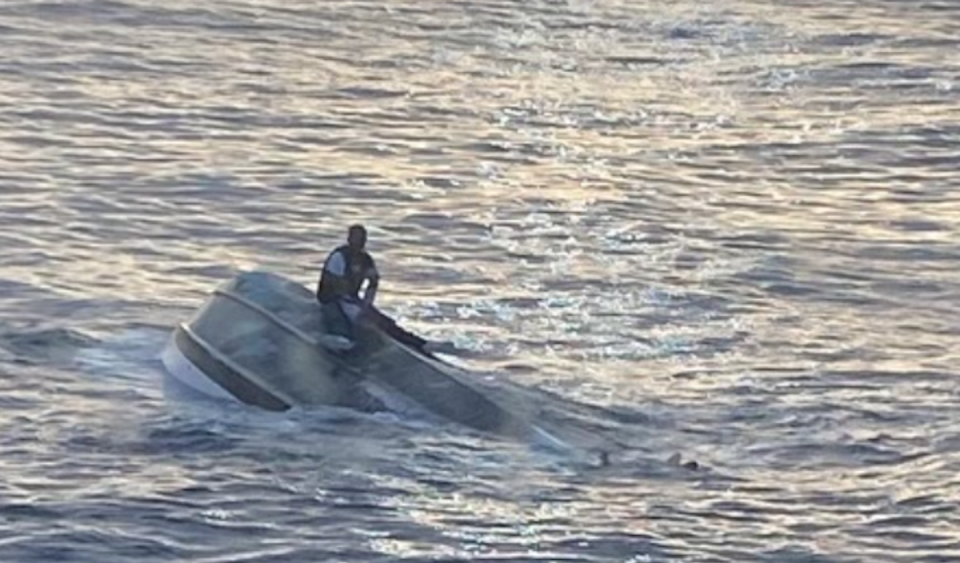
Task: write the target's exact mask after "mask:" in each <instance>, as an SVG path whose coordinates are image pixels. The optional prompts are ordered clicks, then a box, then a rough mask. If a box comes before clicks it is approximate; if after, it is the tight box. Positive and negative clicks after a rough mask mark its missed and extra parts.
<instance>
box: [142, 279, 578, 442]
mask: <svg viewBox="0 0 960 563" xmlns="http://www.w3.org/2000/svg"><path fill="white" fill-rule="evenodd" d="M324 327H325V324H324V320H323V314H322V311H321V307H320V306H319V304H318V303H317V301H316V299H315V297H314V294H313V292H311V291H310V290H308V289H307V288H306V287H304V286H302V285H300V284H298V283H296V282H294V281H292V280H289V279H287V278H284V277H282V276H279V275H276V274H273V273H268V272H261V271H255V272H242V273H240V274H238V275H237V276H236V277H234V278H233V279H231V280H228V281H226V282H224V283H223V284H221V285H220V286H219V287H217V288H216V289H215V290H214V291H213V293H212V295H211V296H210V297H209V299H208V300H207V301H206V303H205V304H204V305H203V306H202V307H201V308H200V309H199V310H198V311H197V313H196V314H195V315H194V316H193V318H191V319H190V320H189V321H187V322H185V323H182V324H180V325H179V326H177V327H176V328H175V330H174V331H173V334H172V336H171V339H170V342H169V344H168V345H167V347H166V348H165V350H164V352H163V354H162V357H161V359H162V361H163V364H164V366H165V367H166V369H167V371H168V372H169V373H170V374H171V375H172V376H173V377H174V378H175V379H177V380H179V381H180V382H182V383H183V384H186V385H187V386H189V387H191V388H193V389H195V390H197V391H199V392H201V393H204V394H206V395H211V396H213V397H219V398H227V399H233V400H238V401H240V402H243V403H246V404H250V405H255V406H257V407H261V408H264V409H268V410H271V411H284V410H287V409H290V408H292V407H294V406H303V407H311V406H321V405H332V406H342V407H349V408H355V409H361V410H365V411H377V410H391V409H393V408H397V406H398V405H403V406H405V407H409V406H410V405H413V406H414V407H419V408H420V409H422V410H423V411H425V412H427V413H431V414H433V415H436V416H438V417H441V418H443V419H447V420H451V421H454V422H457V423H460V424H463V425H465V426H468V427H471V428H474V429H477V430H480V431H485V432H493V433H497V434H501V435H508V436H513V437H516V438H521V439H529V440H533V441H535V442H537V443H540V444H544V445H547V446H548V447H557V448H565V447H566V445H565V444H564V442H563V441H562V440H560V439H558V438H556V437H554V436H553V435H552V434H550V433H548V432H546V431H545V430H543V429H542V428H540V427H538V426H537V425H535V424H533V422H532V421H531V420H530V419H529V417H527V416H524V415H523V414H522V413H520V412H516V411H513V410H508V409H507V408H505V407H504V406H503V405H502V404H501V403H499V402H497V401H495V400H493V399H492V398H490V397H488V396H487V395H486V394H484V393H483V392H482V391H481V390H480V389H479V388H478V387H476V386H475V385H474V384H472V383H471V382H470V381H469V379H470V374H469V373H467V372H465V371H463V370H462V369H460V368H458V367H456V366H453V365H451V364H449V363H447V362H444V361H442V360H440V359H438V358H437V357H434V356H432V355H429V354H426V353H424V352H422V351H420V350H415V349H413V348H411V347H409V346H406V345H405V344H403V343H401V342H398V341H397V340H395V339H393V338H391V337H390V336H389V335H388V334H386V333H385V332H383V331H381V330H379V329H378V328H376V327H374V326H364V327H362V329H361V330H360V331H359V336H358V338H357V342H356V343H355V345H354V346H353V347H352V348H350V349H349V350H345V349H344V346H342V345H340V344H342V339H341V337H336V336H333V335H330V334H328V333H327V332H326V330H325V328H324Z"/></svg>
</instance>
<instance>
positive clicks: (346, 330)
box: [320, 300, 356, 341]
mask: <svg viewBox="0 0 960 563" xmlns="http://www.w3.org/2000/svg"><path fill="white" fill-rule="evenodd" d="M320 312H321V313H322V314H323V325H324V328H325V329H326V331H327V332H328V333H329V334H335V335H337V336H342V337H344V338H347V339H349V340H351V341H352V340H354V338H355V336H356V334H355V332H354V330H353V321H352V320H351V319H350V317H349V316H347V313H346V312H345V311H344V310H343V306H342V305H341V303H340V301H336V300H335V301H328V302H326V303H321V304H320Z"/></svg>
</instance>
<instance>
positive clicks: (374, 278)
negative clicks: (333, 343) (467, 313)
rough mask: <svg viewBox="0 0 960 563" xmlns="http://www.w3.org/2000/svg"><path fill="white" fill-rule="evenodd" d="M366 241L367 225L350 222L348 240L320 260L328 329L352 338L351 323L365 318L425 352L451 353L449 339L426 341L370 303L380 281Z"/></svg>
mask: <svg viewBox="0 0 960 563" xmlns="http://www.w3.org/2000/svg"><path fill="white" fill-rule="evenodd" d="M366 245H367V230H366V228H364V227H363V225H351V226H350V228H349V229H348V230H347V244H345V245H343V246H340V247H338V248H336V249H335V250H334V251H333V252H331V253H330V255H329V256H327V259H326V261H325V262H324V264H323V270H322V271H321V273H320V281H319V282H318V283H317V301H319V302H320V305H321V307H322V309H323V314H324V320H325V321H326V323H327V329H328V330H329V331H330V332H331V333H334V334H338V335H340V336H344V337H346V338H349V339H350V340H355V339H356V333H355V331H354V327H355V326H356V324H357V323H358V322H361V321H362V320H366V321H368V322H371V323H373V324H375V325H376V326H377V327H379V328H380V329H381V330H383V331H384V332H386V333H387V334H389V335H390V336H392V337H393V338H395V339H396V340H398V341H400V342H402V343H404V344H406V345H408V346H410V347H412V348H414V349H416V350H419V351H421V352H423V353H425V354H433V353H435V352H446V353H452V352H453V350H454V349H453V347H452V346H451V345H450V344H449V343H446V342H428V341H427V340H424V339H423V338H420V337H419V336H417V335H415V334H413V333H411V332H408V331H406V330H404V329H403V328H401V327H400V326H399V325H397V323H396V322H395V321H394V320H393V319H391V318H390V317H388V316H387V315H385V314H383V313H382V312H380V310H378V309H377V308H376V307H374V306H373V300H374V299H375V298H376V296H377V288H378V286H379V285H380V274H379V273H378V272H377V265H376V262H374V260H373V257H372V256H370V254H369V253H368V252H367V251H366ZM364 283H366V288H365V289H364ZM361 290H363V296H362V297H361V295H360V291H361Z"/></svg>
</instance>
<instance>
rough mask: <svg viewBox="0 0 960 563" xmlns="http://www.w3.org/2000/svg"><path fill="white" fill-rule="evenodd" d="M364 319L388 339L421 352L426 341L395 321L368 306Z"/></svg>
mask: <svg viewBox="0 0 960 563" xmlns="http://www.w3.org/2000/svg"><path fill="white" fill-rule="evenodd" d="M364 314H365V318H366V319H368V320H369V321H370V322H372V323H373V324H375V325H376V326H377V327H378V328H379V329H380V330H382V331H383V332H385V333H387V334H388V335H389V336H390V337H392V338H394V339H396V340H397V341H399V342H401V343H403V344H406V345H407V346H410V347H411V348H414V349H415V350H418V351H420V352H423V351H424V350H423V346H424V345H425V344H426V343H427V341H426V340H425V339H423V338H421V337H419V336H417V335H416V334H414V333H412V332H410V331H408V330H405V329H404V328H403V327H401V326H400V325H398V324H397V321H395V320H393V319H391V318H390V317H388V316H387V315H386V314H384V313H383V312H382V311H380V310H379V309H377V308H376V307H374V306H373V305H370V306H369V307H367V308H366V309H365V310H364Z"/></svg>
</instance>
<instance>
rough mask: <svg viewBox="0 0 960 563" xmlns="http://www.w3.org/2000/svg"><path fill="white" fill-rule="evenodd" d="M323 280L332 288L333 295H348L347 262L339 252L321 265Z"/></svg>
mask: <svg viewBox="0 0 960 563" xmlns="http://www.w3.org/2000/svg"><path fill="white" fill-rule="evenodd" d="M323 272H324V278H325V280H326V281H329V283H330V286H331V287H332V288H333V294H334V295H335V296H337V297H341V296H343V295H346V294H347V293H349V291H350V288H349V286H348V285H347V276H346V274H347V261H346V259H344V257H343V254H342V253H340V252H335V253H333V254H332V255H331V256H330V258H329V259H328V260H327V263H326V264H324V265H323Z"/></svg>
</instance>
